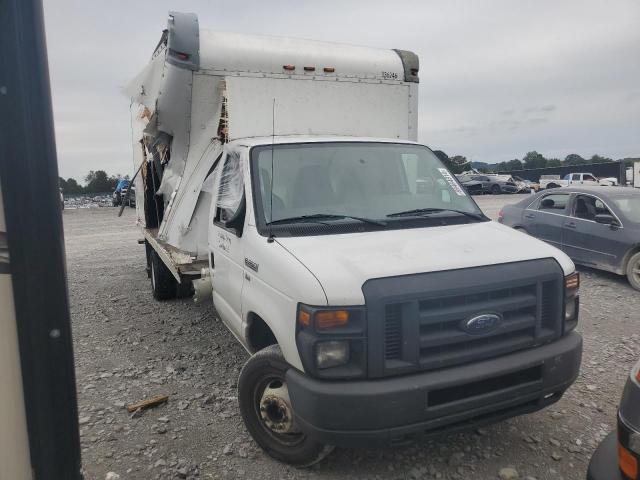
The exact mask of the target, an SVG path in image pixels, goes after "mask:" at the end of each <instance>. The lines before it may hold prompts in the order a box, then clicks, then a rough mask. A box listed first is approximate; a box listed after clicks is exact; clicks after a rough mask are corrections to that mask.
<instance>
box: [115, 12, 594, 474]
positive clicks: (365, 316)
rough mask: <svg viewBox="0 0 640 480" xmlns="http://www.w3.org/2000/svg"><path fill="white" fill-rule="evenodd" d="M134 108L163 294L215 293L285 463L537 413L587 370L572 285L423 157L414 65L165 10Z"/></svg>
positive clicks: (531, 243)
mask: <svg viewBox="0 0 640 480" xmlns="http://www.w3.org/2000/svg"><path fill="white" fill-rule="evenodd" d="M128 92H129V94H130V95H131V99H132V119H133V125H134V157H135V166H136V168H139V169H140V172H141V173H140V175H139V176H138V177H137V178H136V183H137V188H136V195H137V196H138V198H137V202H136V204H137V209H138V220H139V223H140V225H141V226H142V228H143V233H144V237H145V241H144V243H145V245H146V251H147V260H148V266H149V269H148V271H149V274H150V276H151V281H152V289H153V293H154V296H155V297H156V298H157V299H169V298H173V297H176V296H181V295H185V294H188V293H189V290H190V289H191V288H192V287H191V285H193V288H195V290H196V291H197V296H198V297H202V295H203V294H207V293H209V294H211V295H212V297H213V303H214V305H215V308H216V311H217V314H218V317H219V319H220V320H221V321H222V322H224V324H225V325H226V326H227V327H228V329H229V330H230V331H231V333H232V334H233V335H235V337H236V338H237V339H238V341H239V342H240V343H242V345H243V346H244V347H245V348H246V350H247V351H248V352H249V354H250V355H251V356H250V358H249V359H248V361H247V363H246V365H245V366H244V368H243V369H242V372H241V374H240V378H239V380H238V400H239V407H240V412H241V414H242V417H243V419H244V422H245V425H246V428H247V429H248V431H249V432H250V433H251V435H252V436H253V438H254V439H255V440H256V442H257V443H258V444H259V445H260V446H262V447H263V448H264V449H265V450H266V451H267V452H268V453H269V454H270V455H272V456H273V457H274V458H277V459H279V460H282V461H285V462H288V463H291V464H294V465H298V466H303V465H310V464H312V463H314V462H316V461H318V460H320V459H321V458H322V457H323V456H325V455H326V454H327V453H328V452H330V451H331V448H332V446H335V445H340V446H357V445H360V446H362V445H375V444H388V443H392V444H401V443H404V442H407V441H410V440H413V439H414V438H416V437H418V436H420V435H424V434H427V435H428V434H436V433H438V434H441V433H442V432H447V431H451V432H453V431H458V430H461V429H468V428H473V427H477V426H478V425H481V424H484V423H488V422H495V421H499V420H501V419H505V418H509V417H512V416H514V415H519V414H523V413H529V412H533V411H536V410H538V409H541V408H543V407H546V406H547V405H550V404H552V403H554V402H556V401H557V400H558V399H560V397H561V396H562V394H563V393H564V391H565V390H566V389H567V388H568V387H569V386H570V385H571V384H572V382H573V381H574V380H575V379H576V377H577V375H578V371H579V368H580V361H581V352H582V339H581V337H580V335H579V334H577V333H576V332H575V331H574V328H575V326H576V324H577V322H578V302H579V301H578V284H579V280H578V276H577V273H576V271H575V267H574V265H573V263H572V262H571V260H570V259H569V258H568V257H567V256H566V255H565V254H564V253H562V252H561V251H559V250H557V249H556V248H554V247H552V246H549V245H547V244H545V243H543V242H541V241H538V240H536V239H534V238H532V237H529V236H525V235H522V234H520V233H518V232H517V231H514V230H512V229H510V228H508V227H504V226H502V225H500V224H498V223H495V222H492V221H490V220H489V219H488V218H486V217H485V216H484V215H483V213H482V212H481V211H480V209H479V208H478V206H477V205H476V203H475V202H474V201H473V199H472V198H471V197H470V196H469V195H467V194H466V192H465V190H464V189H463V188H462V186H461V185H460V184H459V183H458V181H457V180H456V178H455V177H454V176H453V175H452V174H451V173H450V172H449V171H448V170H447V169H446V168H445V167H444V166H443V164H442V163H441V162H440V161H439V160H438V158H437V157H436V155H434V153H433V152H432V151H431V150H430V149H429V148H427V147H426V146H424V145H421V144H419V143H416V141H415V140H416V137H417V114H418V58H417V57H416V56H415V55H414V54H413V53H411V52H407V51H403V50H378V49H371V48H364V47H355V46H350V45H339V44H333V43H323V42H314V41H307V40H296V39H290V38H274V37H258V36H248V35H236V34H229V33H224V34H223V33H213V32H209V31H206V30H201V29H199V27H198V22H197V17H196V16H195V15H193V14H182V13H171V14H170V17H169V26H168V30H167V31H165V33H164V34H163V36H162V39H161V41H160V43H159V45H158V47H157V49H156V51H155V52H154V54H153V57H152V60H151V62H150V64H149V65H148V66H147V67H146V68H145V69H144V70H143V71H142V72H141V73H140V74H139V75H138V76H137V77H136V79H135V80H134V81H133V82H132V84H131V85H130V86H129V88H128Z"/></svg>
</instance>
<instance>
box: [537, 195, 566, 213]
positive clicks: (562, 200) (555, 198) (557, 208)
mask: <svg viewBox="0 0 640 480" xmlns="http://www.w3.org/2000/svg"><path fill="white" fill-rule="evenodd" d="M568 201H569V194H566V193H565V194H561V193H555V194H551V195H546V196H544V197H542V200H540V204H539V205H538V210H540V211H543V212H551V213H560V214H562V213H564V211H565V209H566V208H567V203H568Z"/></svg>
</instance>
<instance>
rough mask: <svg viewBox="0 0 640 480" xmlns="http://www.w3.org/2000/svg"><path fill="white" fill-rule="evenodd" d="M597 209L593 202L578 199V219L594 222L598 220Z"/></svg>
mask: <svg viewBox="0 0 640 480" xmlns="http://www.w3.org/2000/svg"><path fill="white" fill-rule="evenodd" d="M596 213H597V212H596V207H595V205H593V204H592V203H591V202H587V201H586V200H585V199H584V198H578V200H577V201H576V217H577V218H584V219H585V220H594V219H595V218H596Z"/></svg>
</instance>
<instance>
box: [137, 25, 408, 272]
mask: <svg viewBox="0 0 640 480" xmlns="http://www.w3.org/2000/svg"><path fill="white" fill-rule="evenodd" d="M417 74H418V59H417V57H416V56H415V55H414V54H413V53H411V52H406V51H401V50H381V49H374V48H366V47H358V46H352V45H342V44H337V43H329V42H318V41H311V40H299V39H292V38H278V37H266V36H253V35H242V34H233V33H217V32H209V31H205V30H200V29H199V26H198V22H197V17H196V16H195V15H193V14H179V13H172V14H170V17H169V27H168V31H165V33H164V34H163V38H162V39H161V41H160V43H159V45H158V47H157V48H156V51H155V52H154V55H153V58H152V60H151V62H150V63H149V64H148V65H147V66H146V67H145V69H144V70H143V71H142V72H140V74H138V76H137V77H136V78H135V79H134V80H133V81H132V82H131V84H130V85H129V86H128V88H127V94H128V95H129V96H130V97H131V99H132V107H131V112H132V118H133V122H134V136H133V145H134V163H135V167H136V169H137V168H138V167H139V166H140V165H141V164H142V163H145V162H147V163H148V164H149V165H150V166H151V165H152V164H153V163H154V162H152V161H151V160H152V159H153V158H155V159H156V162H155V165H156V167H157V170H156V171H157V173H158V175H157V179H158V181H159V185H158V184H155V185H153V190H154V191H155V192H157V194H158V195H161V198H162V205H163V210H164V211H163V215H162V216H160V215H157V216H158V219H157V220H159V221H158V222H157V224H156V225H149V224H148V223H149V222H148V221H147V220H149V219H148V218H146V219H145V214H144V210H143V209H144V205H145V198H144V197H145V193H144V192H145V191H144V185H143V180H144V178H147V179H148V178H149V177H145V173H144V171H145V170H146V167H145V166H143V168H142V173H141V175H140V177H139V179H137V185H136V186H137V187H138V188H137V189H136V195H138V198H137V205H139V207H138V220H139V222H140V224H141V225H143V226H145V227H148V228H152V229H153V234H154V235H156V234H157V238H158V240H159V241H160V242H165V243H166V244H168V245H171V246H172V247H174V248H176V249H178V250H180V251H182V252H185V253H186V254H188V255H187V256H190V257H192V258H193V260H194V261H196V260H197V259H203V258H205V257H206V254H207V238H206V236H207V228H206V224H207V219H208V209H209V203H210V202H209V201H208V200H210V193H209V192H207V189H208V188H210V187H209V186H208V185H207V182H205V179H207V178H209V177H208V174H209V173H210V170H211V167H212V166H213V164H214V162H215V160H216V158H218V156H219V155H220V153H221V150H222V145H223V144H224V142H226V141H230V140H235V139H239V138H246V137H258V136H271V135H274V134H275V135H304V136H309V135H314V136H315V135H318V136H327V135H333V136H335V135H340V136H348V137H375V138H386V139H389V138H392V139H403V140H414V141H415V140H416V139H417V106H418V83H417V82H418V76H417ZM150 168H152V167H150ZM152 180H153V179H152ZM147 183H149V186H151V185H150V184H151V183H152V182H147ZM155 229H157V232H156V230H155Z"/></svg>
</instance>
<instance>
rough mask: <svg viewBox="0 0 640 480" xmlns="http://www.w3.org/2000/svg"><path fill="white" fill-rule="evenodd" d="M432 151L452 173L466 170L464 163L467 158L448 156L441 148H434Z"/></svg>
mask: <svg viewBox="0 0 640 480" xmlns="http://www.w3.org/2000/svg"><path fill="white" fill-rule="evenodd" d="M433 153H435V155H436V157H438V158H439V159H440V161H441V162H442V163H444V165H445V166H446V167H447V168H448V169H449V170H450V171H451V172H452V173H462V172H463V171H464V170H466V168H465V164H466V163H467V159H466V158H465V157H462V156H460V155H456V156H455V157H451V158H449V155H447V154H446V153H444V152H443V151H442V150H434V152H433Z"/></svg>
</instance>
